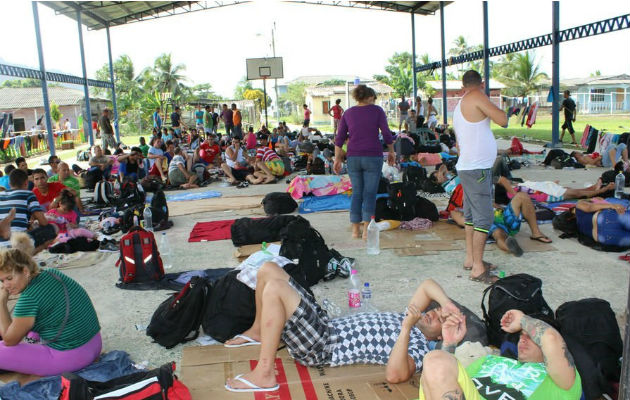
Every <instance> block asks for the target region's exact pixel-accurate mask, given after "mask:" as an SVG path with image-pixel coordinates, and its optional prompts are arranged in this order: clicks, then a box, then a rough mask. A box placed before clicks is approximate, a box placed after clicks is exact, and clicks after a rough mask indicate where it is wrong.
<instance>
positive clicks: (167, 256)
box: [159, 232, 173, 269]
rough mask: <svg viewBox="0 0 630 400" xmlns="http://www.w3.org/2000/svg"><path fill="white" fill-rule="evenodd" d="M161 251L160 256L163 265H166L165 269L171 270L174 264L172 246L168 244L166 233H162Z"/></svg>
mask: <svg viewBox="0 0 630 400" xmlns="http://www.w3.org/2000/svg"><path fill="white" fill-rule="evenodd" d="M159 250H160V256H161V257H162V264H164V269H170V268H171V267H172V266H173V262H172V256H171V245H170V244H169V243H168V239H167V238H166V232H162V237H161V238H160V248H159Z"/></svg>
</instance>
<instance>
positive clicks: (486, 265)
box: [464, 261, 499, 271]
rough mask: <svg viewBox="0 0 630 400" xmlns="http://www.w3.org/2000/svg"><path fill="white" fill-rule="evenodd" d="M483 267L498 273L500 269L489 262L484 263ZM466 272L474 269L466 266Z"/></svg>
mask: <svg viewBox="0 0 630 400" xmlns="http://www.w3.org/2000/svg"><path fill="white" fill-rule="evenodd" d="M483 266H484V268H485V269H486V270H487V271H496V270H497V269H498V268H499V267H497V266H496V265H494V264H492V263H489V262H487V261H484V262H483ZM464 271H472V267H466V266H464Z"/></svg>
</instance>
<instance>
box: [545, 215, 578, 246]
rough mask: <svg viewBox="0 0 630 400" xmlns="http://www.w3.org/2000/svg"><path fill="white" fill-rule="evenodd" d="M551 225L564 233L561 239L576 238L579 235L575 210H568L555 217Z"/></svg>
mask: <svg viewBox="0 0 630 400" xmlns="http://www.w3.org/2000/svg"><path fill="white" fill-rule="evenodd" d="M551 224H552V225H553V229H557V230H559V231H560V232H562V234H561V235H560V238H561V239H566V238H571V237H576V236H577V234H578V226H577V216H576V215H575V210H573V209H571V210H567V211H565V212H563V213H561V214H558V215H556V216H555V217H553V219H552V220H551Z"/></svg>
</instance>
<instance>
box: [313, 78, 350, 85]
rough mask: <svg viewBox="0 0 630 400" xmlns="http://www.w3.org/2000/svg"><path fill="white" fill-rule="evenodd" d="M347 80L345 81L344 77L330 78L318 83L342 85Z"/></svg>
mask: <svg viewBox="0 0 630 400" xmlns="http://www.w3.org/2000/svg"><path fill="white" fill-rule="evenodd" d="M345 84H346V81H344V80H343V79H329V80H327V81H324V82H322V83H320V84H318V85H317V86H340V85H345Z"/></svg>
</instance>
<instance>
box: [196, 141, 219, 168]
mask: <svg viewBox="0 0 630 400" xmlns="http://www.w3.org/2000/svg"><path fill="white" fill-rule="evenodd" d="M199 149H200V151H199V155H200V156H201V158H203V160H204V161H205V162H207V163H208V164H212V163H213V162H214V158H215V157H216V156H217V154H221V149H219V145H217V144H213V145H212V146H210V145H209V144H208V143H206V142H203V143H201V145H200V146H199Z"/></svg>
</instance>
